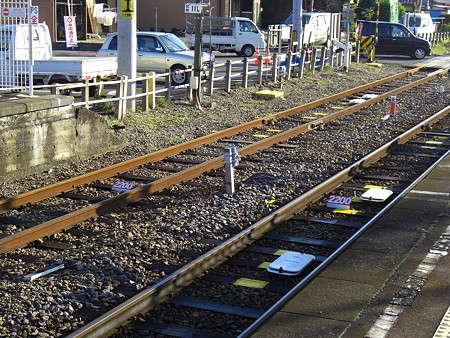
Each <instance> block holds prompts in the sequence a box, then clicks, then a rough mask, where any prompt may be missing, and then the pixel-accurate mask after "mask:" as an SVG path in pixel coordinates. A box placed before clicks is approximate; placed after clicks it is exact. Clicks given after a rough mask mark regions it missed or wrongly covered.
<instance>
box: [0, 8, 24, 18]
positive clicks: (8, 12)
mask: <svg viewBox="0 0 450 338" xmlns="http://www.w3.org/2000/svg"><path fill="white" fill-rule="evenodd" d="M26 16H27V9H26V8H25V7H3V8H2V17H4V18H25V17H26Z"/></svg>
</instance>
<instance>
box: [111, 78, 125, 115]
mask: <svg viewBox="0 0 450 338" xmlns="http://www.w3.org/2000/svg"><path fill="white" fill-rule="evenodd" d="M127 82H128V76H126V75H122V76H121V77H120V82H119V83H118V84H117V86H118V87H119V88H118V90H116V97H118V98H119V101H116V112H115V114H114V117H115V118H116V119H118V120H122V119H123V118H124V117H125V114H126V110H127Z"/></svg>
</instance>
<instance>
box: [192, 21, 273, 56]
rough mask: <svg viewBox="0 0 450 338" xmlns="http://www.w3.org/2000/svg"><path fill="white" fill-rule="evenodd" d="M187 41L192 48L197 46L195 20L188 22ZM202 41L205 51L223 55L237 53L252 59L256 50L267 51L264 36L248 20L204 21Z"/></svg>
mask: <svg viewBox="0 0 450 338" xmlns="http://www.w3.org/2000/svg"><path fill="white" fill-rule="evenodd" d="M185 37H186V40H187V41H188V45H189V46H190V47H191V48H192V47H193V46H194V45H195V18H190V19H188V20H187V27H186V35H185ZM202 41H203V46H204V49H209V48H211V50H216V51H220V52H222V53H228V52H232V53H236V54H238V55H242V56H246V57H251V56H253V54H254V53H255V51H256V48H260V49H265V47H266V43H265V42H264V35H263V33H261V31H260V30H259V29H258V27H256V25H255V24H254V23H253V21H251V20H250V19H248V18H243V17H231V18H215V17H205V18H204V19H203V32H202Z"/></svg>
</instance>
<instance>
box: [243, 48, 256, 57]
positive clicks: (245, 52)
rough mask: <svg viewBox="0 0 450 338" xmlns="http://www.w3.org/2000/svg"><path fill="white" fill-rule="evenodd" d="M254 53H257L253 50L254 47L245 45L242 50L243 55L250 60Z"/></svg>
mask: <svg viewBox="0 0 450 338" xmlns="http://www.w3.org/2000/svg"><path fill="white" fill-rule="evenodd" d="M254 53H255V48H253V46H252V45H245V46H244V47H242V49H241V55H242V56H245V57H248V58H250V57H252V56H253V54H254Z"/></svg>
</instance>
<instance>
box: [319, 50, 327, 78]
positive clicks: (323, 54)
mask: <svg viewBox="0 0 450 338" xmlns="http://www.w3.org/2000/svg"><path fill="white" fill-rule="evenodd" d="M326 59H327V48H326V47H322V50H321V53H320V71H321V72H322V71H323V70H324V69H325V61H326Z"/></svg>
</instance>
